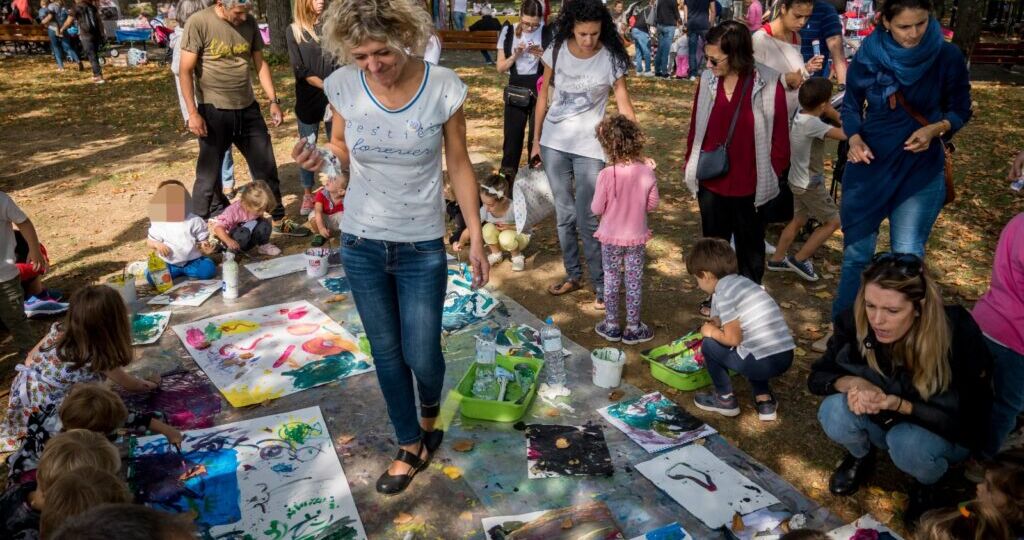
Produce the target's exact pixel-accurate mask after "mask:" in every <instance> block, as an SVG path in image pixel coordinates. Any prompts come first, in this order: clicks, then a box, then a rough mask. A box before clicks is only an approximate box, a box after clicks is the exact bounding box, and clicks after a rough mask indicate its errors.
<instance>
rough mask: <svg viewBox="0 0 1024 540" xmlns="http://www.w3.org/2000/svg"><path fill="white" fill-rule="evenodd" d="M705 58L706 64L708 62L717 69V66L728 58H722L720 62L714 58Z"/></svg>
mask: <svg viewBox="0 0 1024 540" xmlns="http://www.w3.org/2000/svg"><path fill="white" fill-rule="evenodd" d="M706 58H707V59H708V62H710V63H711V65H712V66H715V67H718V64H721V63H722V62H725V60H726V58H728V57H726V58H722V59H721V60H719V59H718V58H714V57H712V56H707V57H706Z"/></svg>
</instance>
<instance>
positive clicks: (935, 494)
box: [903, 480, 952, 527]
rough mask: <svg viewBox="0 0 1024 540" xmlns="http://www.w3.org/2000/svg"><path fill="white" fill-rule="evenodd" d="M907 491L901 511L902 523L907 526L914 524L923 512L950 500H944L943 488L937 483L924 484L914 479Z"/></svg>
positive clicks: (943, 504)
mask: <svg viewBox="0 0 1024 540" xmlns="http://www.w3.org/2000/svg"><path fill="white" fill-rule="evenodd" d="M907 491H908V493H907V509H906V510H905V511H904V512H903V523H905V524H907V526H908V527H910V526H912V525H914V524H916V523H917V522H918V520H920V519H921V516H922V515H923V514H924V513H925V512H927V511H929V510H934V509H936V508H942V507H944V506H946V505H947V503H949V502H952V501H946V500H944V499H945V497H944V493H943V490H942V489H941V488H940V487H939V485H938V484H934V485H929V486H926V485H924V484H922V483H920V482H918V481H916V480H914V481H913V483H912V484H911V485H910V489H909V490H907Z"/></svg>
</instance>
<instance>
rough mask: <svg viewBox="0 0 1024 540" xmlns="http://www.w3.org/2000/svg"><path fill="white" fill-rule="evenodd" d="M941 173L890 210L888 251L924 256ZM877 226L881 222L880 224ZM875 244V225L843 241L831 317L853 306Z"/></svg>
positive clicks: (941, 193) (942, 195) (941, 196)
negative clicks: (872, 229) (870, 230)
mask: <svg viewBox="0 0 1024 540" xmlns="http://www.w3.org/2000/svg"><path fill="white" fill-rule="evenodd" d="M943 175H944V173H939V175H938V176H937V177H935V180H934V181H933V182H932V183H931V184H929V185H928V187H926V188H924V189H922V190H921V191H918V192H917V193H915V194H914V195H913V196H911V197H910V198H908V199H907V200H905V201H903V202H902V203H900V205H899V206H897V207H896V208H893V209H892V212H890V213H889V238H890V239H891V240H890V245H891V251H893V252H895V253H913V254H915V255H917V256H918V257H921V258H922V259H923V258H924V247H925V244H927V243H928V236H930V235H931V233H932V225H934V224H935V220H936V218H938V217H939V211H940V210H942V203H943V201H945V199H946V182H945V180H944V176H943ZM878 225H881V223H879V224H878ZM877 243H878V226H877V225H876V226H875V232H874V234H870V235H868V236H865V237H864V238H861V239H860V240H857V241H856V242H846V245H845V247H844V248H843V269H842V272H841V274H840V276H839V286H838V288H837V291H836V299H835V301H834V302H833V303H832V320H835V319H836V317H838V316H839V314H840V313H842V312H843V311H844V310H846V309H847V308H849V307H850V306H852V305H853V301H854V300H856V298H857V291H859V290H860V275H861V272H863V271H864V270H865V269H867V267H868V266H869V265H870V264H871V258H872V257H874V256H875V246H876V244H877Z"/></svg>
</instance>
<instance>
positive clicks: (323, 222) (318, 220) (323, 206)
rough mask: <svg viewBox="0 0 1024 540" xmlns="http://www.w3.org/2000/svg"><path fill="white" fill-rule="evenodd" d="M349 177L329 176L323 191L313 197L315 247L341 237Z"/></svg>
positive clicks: (343, 175) (342, 175)
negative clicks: (330, 239) (335, 237)
mask: <svg viewBox="0 0 1024 540" xmlns="http://www.w3.org/2000/svg"><path fill="white" fill-rule="evenodd" d="M347 190H348V175H347V174H344V173H342V174H341V176H328V177H327V181H326V182H324V187H323V189H320V190H318V191H317V192H316V194H315V195H314V197H313V201H314V202H313V230H314V232H315V233H316V236H314V237H313V247H318V246H322V245H324V243H325V242H326V241H327V239H329V238H331V237H333V236H340V235H341V217H342V216H343V215H344V214H345V192H346V191H347Z"/></svg>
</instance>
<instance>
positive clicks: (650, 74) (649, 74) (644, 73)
mask: <svg viewBox="0 0 1024 540" xmlns="http://www.w3.org/2000/svg"><path fill="white" fill-rule="evenodd" d="M638 75H640V76H641V77H653V76H654V72H653V71H641V72H640V73H639V74H638Z"/></svg>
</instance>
